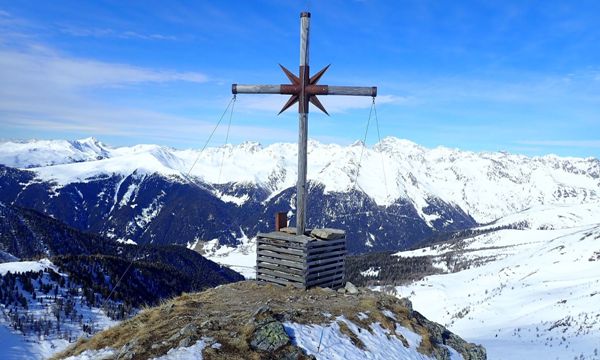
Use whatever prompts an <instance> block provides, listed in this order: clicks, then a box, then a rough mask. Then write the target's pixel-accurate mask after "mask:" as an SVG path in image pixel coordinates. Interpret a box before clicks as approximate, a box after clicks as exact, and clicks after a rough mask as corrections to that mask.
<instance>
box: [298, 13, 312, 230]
mask: <svg viewBox="0 0 600 360" xmlns="http://www.w3.org/2000/svg"><path fill="white" fill-rule="evenodd" d="M309 27H310V13H308V12H303V13H301V14H300V86H301V88H300V94H299V95H300V96H299V99H298V113H299V114H298V182H297V184H296V235H304V231H305V230H306V197H307V191H306V190H307V189H306V162H307V159H306V157H307V150H306V148H307V143H308V101H309V99H308V95H307V94H306V85H308V84H309V83H310V75H309V74H310V71H309V65H308V42H309Z"/></svg>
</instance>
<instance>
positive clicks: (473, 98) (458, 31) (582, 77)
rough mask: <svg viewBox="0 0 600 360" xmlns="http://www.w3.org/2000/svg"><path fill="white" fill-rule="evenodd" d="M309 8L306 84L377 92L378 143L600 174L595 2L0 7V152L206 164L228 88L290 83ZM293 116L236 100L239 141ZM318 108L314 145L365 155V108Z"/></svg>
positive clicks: (354, 104)
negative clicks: (538, 161)
mask: <svg viewBox="0 0 600 360" xmlns="http://www.w3.org/2000/svg"><path fill="white" fill-rule="evenodd" d="M306 9H308V10H309V11H311V13H312V20H311V52H310V55H311V62H310V63H311V67H312V70H313V71H317V70H319V69H320V68H322V67H323V66H325V65H327V64H329V63H331V64H332V66H331V68H330V70H329V71H328V72H327V74H326V75H325V76H324V77H323V78H322V80H321V83H323V84H330V85H363V86H371V85H376V86H378V87H379V95H380V96H378V98H377V112H378V115H379V117H378V118H379V123H380V127H381V136H382V137H383V136H388V135H390V136H396V137H399V138H405V139H409V140H412V141H414V142H417V143H419V144H421V145H424V146H427V147H435V146H438V145H442V146H448V147H457V148H461V149H465V150H474V151H498V150H504V151H510V152H515V153H523V154H527V155H542V154H547V153H556V154H559V155H565V156H594V157H600V27H599V26H598V24H600V2H598V1H545V2H542V3H540V2H533V1H532V2H528V1H496V2H492V1H452V2H449V1H423V0H418V1H370V0H364V1H350V0H346V1H341V0H340V1H334V0H327V1H314V0H313V1H281V0H279V1H275V0H273V1H247V0H246V1H212V2H208V1H190V2H179V1H168V2H167V1H164V2H155V1H96V2H86V1H0V127H1V129H2V131H1V135H0V138H3V139H27V138H66V139H76V138H81V137H87V136H95V137H97V138H99V139H100V140H102V141H104V142H106V143H108V144H112V145H117V146H118V145H129V144H136V143H158V144H163V145H170V146H174V147H178V148H187V147H201V146H202V145H203V143H204V141H205V140H206V138H207V136H208V134H209V133H210V131H211V130H212V127H213V126H214V124H215V123H216V122H217V120H218V119H219V116H220V115H221V113H222V112H223V110H224V109H225V106H226V105H227V103H228V102H229V100H230V99H231V90H230V87H231V83H259V84H260V83H272V84H279V83H286V82H287V80H286V78H285V76H284V75H283V73H282V72H281V71H280V70H279V68H278V66H277V64H278V63H281V64H283V65H284V66H287V67H288V68H290V69H294V70H295V69H297V66H298V48H299V39H298V36H299V34H298V31H299V13H300V12H301V11H303V10H306ZM285 100H286V97H283V96H277V95H274V96H257V95H240V96H239V97H238V101H237V102H236V107H235V111H234V114H233V118H232V127H231V135H230V141H231V142H233V143H239V142H241V141H244V140H253V141H259V142H261V143H265V144H266V143H271V142H277V141H296V138H297V114H296V113H295V111H294V109H295V108H292V109H290V110H288V112H286V113H284V114H282V115H280V116H277V112H278V111H279V108H280V107H281V105H282V104H283V103H284V102H285ZM322 101H323V103H324V104H325V105H326V107H327V108H328V110H330V113H331V116H330V117H327V116H325V115H322V114H320V113H319V112H318V111H316V110H315V109H312V110H311V115H310V120H309V136H310V137H312V138H315V139H317V140H319V141H323V142H335V143H340V144H349V143H352V142H353V141H355V140H357V139H360V138H362V136H363V133H364V130H365V126H366V122H367V118H368V115H369V106H370V99H368V98H353V97H328V98H322ZM226 122H227V121H226V120H225V123H226ZM225 131H226V127H225V126H222V127H221V128H219V130H218V131H217V133H216V136H215V138H214V142H213V143H212V145H219V144H222V143H223V142H224V141H225ZM376 141H377V133H376V131H375V129H374V128H371V130H370V132H369V137H368V140H367V142H368V143H369V144H371V145H372V144H373V143H375V142H376Z"/></svg>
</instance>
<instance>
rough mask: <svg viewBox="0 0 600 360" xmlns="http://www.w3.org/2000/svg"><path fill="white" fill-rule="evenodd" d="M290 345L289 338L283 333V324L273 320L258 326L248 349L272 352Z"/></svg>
mask: <svg viewBox="0 0 600 360" xmlns="http://www.w3.org/2000/svg"><path fill="white" fill-rule="evenodd" d="M289 343H290V337H289V336H288V334H287V333H286V332H285V329H284V328H283V324H281V323H280V322H279V321H276V320H275V319H273V321H271V322H268V323H266V324H263V325H261V326H259V327H258V328H257V329H256V330H255V331H254V333H253V334H252V338H251V339H250V347H251V348H252V349H255V350H261V351H267V352H273V351H277V350H279V349H281V348H282V347H284V346H286V345H287V344H289Z"/></svg>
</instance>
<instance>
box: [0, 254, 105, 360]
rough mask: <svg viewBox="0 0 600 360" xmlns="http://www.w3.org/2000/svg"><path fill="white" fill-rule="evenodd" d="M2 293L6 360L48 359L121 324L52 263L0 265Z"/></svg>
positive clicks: (0, 352)
mask: <svg viewBox="0 0 600 360" xmlns="http://www.w3.org/2000/svg"><path fill="white" fill-rule="evenodd" d="M0 290H1V291H0V294H2V299H1V300H2V302H0V343H1V344H2V346H0V358H1V359H3V360H13V359H14V360H16V359H46V358H49V357H50V356H52V355H53V354H54V353H56V352H58V351H61V350H63V349H64V348H66V347H67V346H68V345H69V344H70V343H72V342H74V341H75V340H77V339H78V338H79V337H82V336H83V337H86V336H91V335H92V334H94V333H96V332H97V331H99V330H102V329H105V328H107V327H109V326H112V325H115V324H116V323H117V321H114V320H111V319H110V318H109V317H108V316H107V315H106V313H105V310H106V308H105V310H101V309H100V308H99V307H97V306H92V305H91V304H90V303H89V302H88V300H89V299H87V298H86V293H85V292H84V290H83V289H82V287H81V285H79V284H74V283H73V282H72V281H71V279H70V278H69V276H67V275H65V274H62V273H61V272H60V271H59V269H58V267H57V266H55V265H54V264H53V263H52V262H51V261H50V260H48V259H41V260H38V261H19V262H9V263H3V264H0ZM96 296H98V297H100V295H99V294H97V295H96ZM108 305H109V306H108V307H110V308H112V307H113V306H114V305H115V303H114V302H108Z"/></svg>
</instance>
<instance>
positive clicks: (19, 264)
mask: <svg viewBox="0 0 600 360" xmlns="http://www.w3.org/2000/svg"><path fill="white" fill-rule="evenodd" d="M48 268H50V269H53V270H54V271H56V272H58V268H57V267H56V266H54V264H52V262H51V261H50V260H48V259H41V260H38V261H14V262H6V263H1V264H0V276H4V275H6V273H8V272H11V273H13V274H21V273H24V272H28V271H36V272H37V271H40V270H45V269H48Z"/></svg>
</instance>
